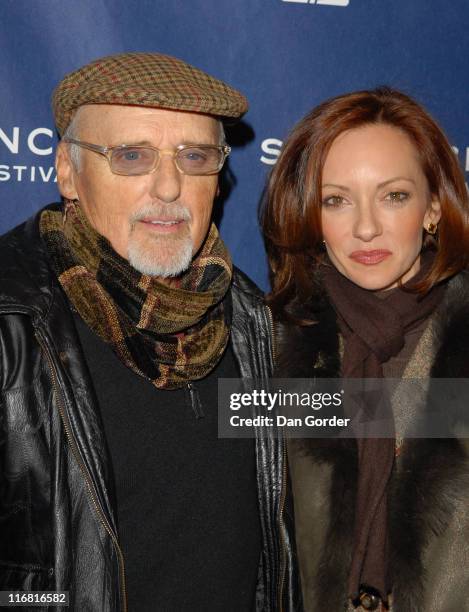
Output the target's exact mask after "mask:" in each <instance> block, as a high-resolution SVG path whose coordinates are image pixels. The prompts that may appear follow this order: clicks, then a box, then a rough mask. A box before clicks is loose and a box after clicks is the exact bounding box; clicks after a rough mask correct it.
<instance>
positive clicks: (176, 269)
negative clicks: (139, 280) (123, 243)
mask: <svg viewBox="0 0 469 612" xmlns="http://www.w3.org/2000/svg"><path fill="white" fill-rule="evenodd" d="M128 260H129V263H130V265H131V266H132V267H133V268H135V269H136V270H137V271H138V272H140V273H141V274H147V275H149V276H158V277H160V278H173V277H175V276H179V275H180V274H182V273H183V272H185V271H186V270H187V269H188V268H189V266H190V265H191V262H192V241H185V243H183V244H179V245H171V244H168V245H157V246H156V245H152V246H151V248H150V247H147V248H142V247H141V246H140V245H132V244H130V245H129V251H128Z"/></svg>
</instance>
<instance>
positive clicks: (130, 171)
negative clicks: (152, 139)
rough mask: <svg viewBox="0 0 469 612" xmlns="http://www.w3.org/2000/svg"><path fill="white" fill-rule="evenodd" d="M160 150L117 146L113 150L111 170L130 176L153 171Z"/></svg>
mask: <svg viewBox="0 0 469 612" xmlns="http://www.w3.org/2000/svg"><path fill="white" fill-rule="evenodd" d="M157 156H158V152H157V151H154V150H153V149H147V148H145V147H117V148H116V149H114V150H113V151H112V156H111V170H112V171H113V172H115V173H116V174H126V175H129V176H132V175H136V174H148V173H149V172H151V171H152V169H153V167H154V165H155V162H156V158H157Z"/></svg>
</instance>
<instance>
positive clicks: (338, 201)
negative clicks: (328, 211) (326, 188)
mask: <svg viewBox="0 0 469 612" xmlns="http://www.w3.org/2000/svg"><path fill="white" fill-rule="evenodd" d="M344 202H345V200H344V198H343V197H342V196H338V195H332V196H328V197H327V198H324V199H323V201H322V205H323V206H329V207H330V208H334V207H338V206H341V205H342V204H344Z"/></svg>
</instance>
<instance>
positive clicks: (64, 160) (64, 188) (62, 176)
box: [55, 142, 78, 200]
mask: <svg viewBox="0 0 469 612" xmlns="http://www.w3.org/2000/svg"><path fill="white" fill-rule="evenodd" d="M55 171H56V173H57V185H58V187H59V191H60V193H61V194H62V196H63V197H64V198H66V199H68V200H76V199H78V193H77V190H76V187H75V176H76V171H75V168H74V167H73V163H72V160H71V159H70V154H69V151H68V148H67V145H66V144H65V143H63V142H59V144H58V146H57V152H56V154H55Z"/></svg>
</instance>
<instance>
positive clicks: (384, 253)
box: [349, 249, 392, 266]
mask: <svg viewBox="0 0 469 612" xmlns="http://www.w3.org/2000/svg"><path fill="white" fill-rule="evenodd" d="M390 255H392V253H391V251H388V250H387V249H375V250H373V251H354V252H353V253H350V255H349V257H350V259H353V260H354V261H356V262H357V263H360V264H364V265H365V266H373V265H375V264H378V263H380V262H381V261H383V260H384V259H386V258H387V257H389V256H390Z"/></svg>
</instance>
